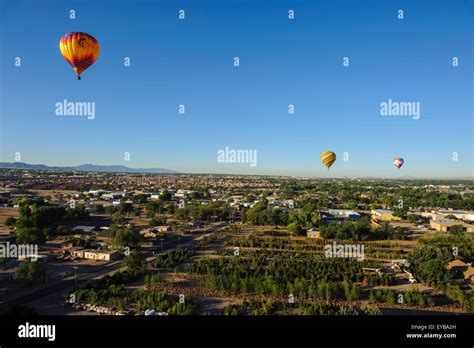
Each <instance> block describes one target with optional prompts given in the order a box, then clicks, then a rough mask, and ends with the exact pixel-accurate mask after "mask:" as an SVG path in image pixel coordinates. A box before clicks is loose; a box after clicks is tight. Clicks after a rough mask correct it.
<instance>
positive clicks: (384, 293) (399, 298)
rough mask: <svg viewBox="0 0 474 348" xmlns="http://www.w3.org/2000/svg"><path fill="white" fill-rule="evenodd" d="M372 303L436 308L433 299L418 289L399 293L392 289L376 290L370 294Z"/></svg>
mask: <svg viewBox="0 0 474 348" xmlns="http://www.w3.org/2000/svg"><path fill="white" fill-rule="evenodd" d="M369 301H370V303H388V304H401V305H405V306H434V304H435V303H434V300H433V298H432V297H431V296H430V295H428V294H423V293H421V292H419V291H418V290H417V289H411V290H409V291H405V292H397V291H395V290H390V289H376V290H371V291H370V293H369Z"/></svg>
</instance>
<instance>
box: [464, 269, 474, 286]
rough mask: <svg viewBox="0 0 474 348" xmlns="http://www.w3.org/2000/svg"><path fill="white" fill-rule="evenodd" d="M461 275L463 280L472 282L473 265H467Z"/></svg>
mask: <svg viewBox="0 0 474 348" xmlns="http://www.w3.org/2000/svg"><path fill="white" fill-rule="evenodd" d="M463 275H464V279H465V280H469V281H470V282H471V283H474V267H472V266H468V267H467V270H465V271H464V273H463Z"/></svg>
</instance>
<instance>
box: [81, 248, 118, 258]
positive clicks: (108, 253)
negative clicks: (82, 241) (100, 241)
mask: <svg viewBox="0 0 474 348" xmlns="http://www.w3.org/2000/svg"><path fill="white" fill-rule="evenodd" d="M119 256H120V253H119V252H118V251H116V250H93V249H87V250H84V258H85V259H89V260H100V261H112V260H115V259H117V258H118V257H119Z"/></svg>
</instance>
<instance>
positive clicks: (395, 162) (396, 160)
mask: <svg viewBox="0 0 474 348" xmlns="http://www.w3.org/2000/svg"><path fill="white" fill-rule="evenodd" d="M403 163H405V161H404V160H403V158H400V157H397V158H394V159H393V165H394V166H395V167H397V168H398V169H400V168H401V167H402V166H403Z"/></svg>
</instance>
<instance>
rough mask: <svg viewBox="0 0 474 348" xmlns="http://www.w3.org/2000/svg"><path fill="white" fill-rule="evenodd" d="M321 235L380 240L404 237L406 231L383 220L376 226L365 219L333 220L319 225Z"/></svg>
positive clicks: (358, 239) (337, 237)
mask: <svg viewBox="0 0 474 348" xmlns="http://www.w3.org/2000/svg"><path fill="white" fill-rule="evenodd" d="M320 233H321V237H323V238H326V239H337V240H354V241H366V240H380V239H393V240H400V239H401V240H403V239H406V231H405V229H403V228H401V227H392V226H390V224H389V223H388V222H383V223H382V225H381V226H380V227H378V228H375V229H374V228H372V227H371V225H370V222H369V221H368V220H367V219H361V220H358V221H344V222H342V223H337V222H333V223H330V224H328V225H323V226H321V227H320Z"/></svg>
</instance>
